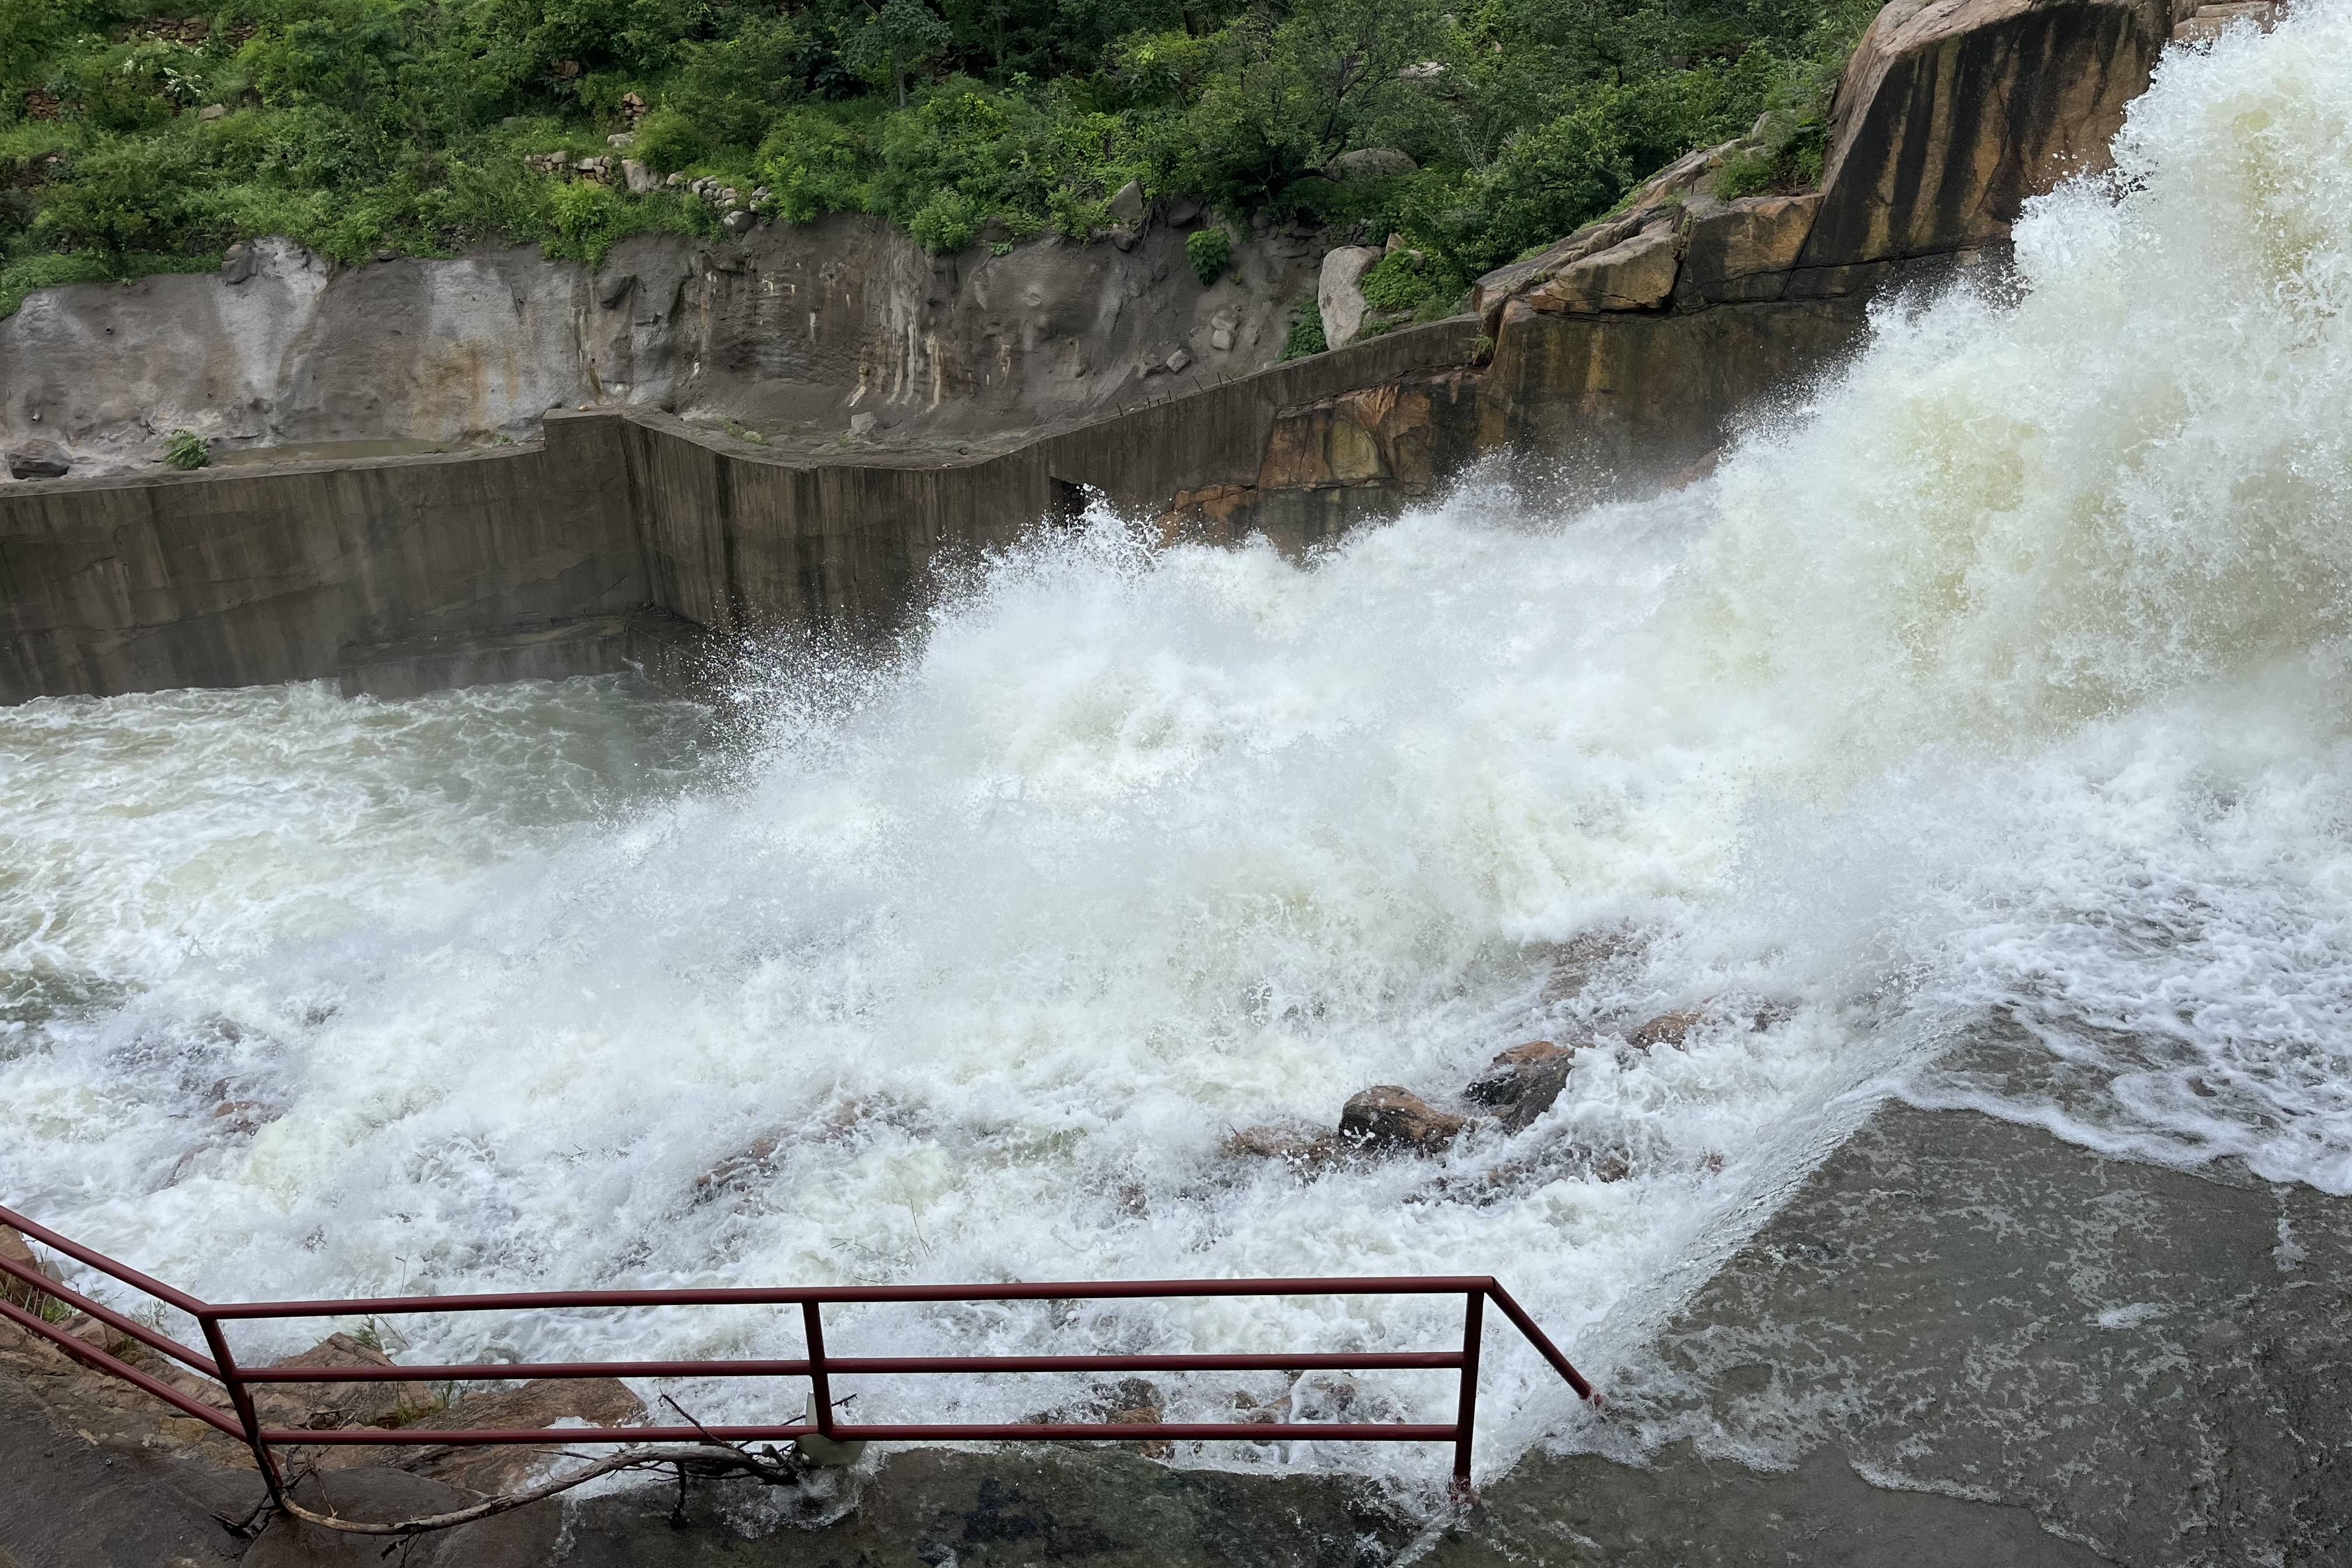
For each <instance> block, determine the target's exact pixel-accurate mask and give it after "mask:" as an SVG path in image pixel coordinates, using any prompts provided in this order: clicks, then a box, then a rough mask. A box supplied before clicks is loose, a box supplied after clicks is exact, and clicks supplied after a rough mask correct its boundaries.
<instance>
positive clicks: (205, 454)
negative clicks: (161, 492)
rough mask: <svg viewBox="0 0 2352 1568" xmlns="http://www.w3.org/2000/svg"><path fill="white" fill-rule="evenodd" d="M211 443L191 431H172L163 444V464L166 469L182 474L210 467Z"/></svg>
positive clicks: (211, 456) (211, 459)
mask: <svg viewBox="0 0 2352 1568" xmlns="http://www.w3.org/2000/svg"><path fill="white" fill-rule="evenodd" d="M212 461H213V447H212V443H211V442H209V441H207V440H205V438H204V437H202V436H199V435H197V434H196V433H195V432H194V431H193V430H174V431H173V432H172V438H171V439H170V440H168V441H166V442H164V443H163V463H164V466H165V467H166V468H178V469H179V470H181V471H182V472H183V473H184V472H186V471H187V470H189V469H191V468H210V467H212Z"/></svg>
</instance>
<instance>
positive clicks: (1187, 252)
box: [1184, 224, 1234, 289]
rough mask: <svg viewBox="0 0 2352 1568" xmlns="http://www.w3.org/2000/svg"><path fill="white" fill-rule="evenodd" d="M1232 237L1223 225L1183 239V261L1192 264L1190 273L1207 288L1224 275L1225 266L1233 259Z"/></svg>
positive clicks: (1205, 229)
mask: <svg viewBox="0 0 2352 1568" xmlns="http://www.w3.org/2000/svg"><path fill="white" fill-rule="evenodd" d="M1233 255H1234V237H1233V236H1232V235H1230V234H1227V233H1226V232H1225V229H1224V226H1223V224H1220V225H1218V226H1215V227H1213V228H1204V229H1202V230H1200V231H1199V232H1198V233H1196V234H1192V235H1187V236H1186V237H1185V239H1184V259H1185V260H1187V261H1189V262H1191V263H1192V271H1193V273H1194V275H1195V276H1197V277H1198V278H1199V279H1201V287H1202V288H1203V289H1205V288H1207V287H1208V286H1209V285H1210V284H1212V283H1214V282H1215V281H1216V280H1217V279H1220V278H1222V277H1223V276H1224V275H1225V265H1226V263H1228V262H1230V261H1231V260H1232V259H1233Z"/></svg>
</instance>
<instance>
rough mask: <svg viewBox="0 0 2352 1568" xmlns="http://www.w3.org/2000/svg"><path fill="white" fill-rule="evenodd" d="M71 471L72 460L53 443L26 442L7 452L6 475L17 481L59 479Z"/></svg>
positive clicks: (64, 450)
mask: <svg viewBox="0 0 2352 1568" xmlns="http://www.w3.org/2000/svg"><path fill="white" fill-rule="evenodd" d="M72 471H73V459H72V458H68V457H67V456H66V449H65V448H64V447H59V446H58V445H56V444H55V443H53V442H48V441H26V442H24V443H23V444H21V445H19V446H16V447H10V448H9V450H8V474H9V477H10V478H12V479H64V478H65V477H66V476H67V475H68V474H69V473H71V472H72Z"/></svg>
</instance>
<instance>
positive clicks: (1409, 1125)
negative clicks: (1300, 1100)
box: [1339, 1083, 1469, 1154]
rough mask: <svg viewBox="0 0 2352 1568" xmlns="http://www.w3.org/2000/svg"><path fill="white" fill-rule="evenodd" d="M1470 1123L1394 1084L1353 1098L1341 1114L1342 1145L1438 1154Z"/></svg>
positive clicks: (1377, 1150)
mask: <svg viewBox="0 0 2352 1568" xmlns="http://www.w3.org/2000/svg"><path fill="white" fill-rule="evenodd" d="M1468 1125H1469V1123H1468V1121H1465V1120H1464V1119H1463V1118H1462V1117H1459V1116H1455V1115H1454V1114H1452V1113H1451V1112H1448V1111H1444V1110H1438V1109H1437V1108H1436V1107H1435V1106H1433V1105H1432V1104H1430V1103H1429V1101H1427V1100H1423V1099H1422V1098H1421V1096H1419V1095H1417V1094H1415V1093H1413V1092H1412V1090H1411V1089H1402V1088H1400V1087H1398V1086H1397V1085H1395V1084H1392V1083H1384V1084H1377V1085H1375V1086H1374V1087H1372V1088H1370V1089H1366V1090H1364V1091H1363V1092H1362V1093H1361V1094H1359V1095H1356V1096H1354V1097H1353V1098H1351V1099H1350V1100H1349V1101H1348V1104H1347V1107H1346V1109H1344V1110H1341V1111H1340V1112H1339V1142H1341V1143H1343V1144H1347V1145H1349V1146H1351V1147H1354V1148H1358V1149H1361V1150H1363V1151H1364V1152H1367V1153H1381V1154H1435V1153H1439V1152H1443V1151H1444V1149H1445V1147H1446V1146H1447V1145H1448V1144H1450V1143H1452V1142H1454V1139H1455V1138H1457V1137H1459V1136H1461V1133H1462V1130H1463V1128H1465V1127H1466V1126H1468Z"/></svg>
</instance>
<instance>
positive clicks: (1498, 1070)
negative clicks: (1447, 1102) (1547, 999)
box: [1465, 1040, 1581, 1132]
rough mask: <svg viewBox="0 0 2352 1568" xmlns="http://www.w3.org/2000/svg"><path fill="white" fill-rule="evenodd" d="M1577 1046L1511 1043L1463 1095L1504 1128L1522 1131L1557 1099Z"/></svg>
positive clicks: (1565, 1081)
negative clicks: (1498, 1119)
mask: <svg viewBox="0 0 2352 1568" xmlns="http://www.w3.org/2000/svg"><path fill="white" fill-rule="evenodd" d="M1580 1048H1581V1047H1576V1046H1556V1045H1554V1044H1552V1043H1551V1042H1550V1041H1549V1040H1530V1041H1528V1043H1527V1044H1526V1045H1524V1046H1513V1047H1511V1048H1510V1049H1509V1050H1507V1051H1505V1052H1503V1053H1501V1054H1500V1055H1499V1056H1497V1057H1496V1058H1495V1059H1494V1061H1493V1062H1491V1063H1490V1064H1488V1070H1487V1073H1486V1076H1485V1077H1484V1078H1481V1079H1478V1081H1477V1082H1475V1083H1474V1084H1472V1085H1471V1086H1470V1087H1469V1089H1466V1090H1465V1097H1466V1098H1467V1099H1469V1100H1473V1101H1475V1103H1477V1104H1480V1105H1484V1106H1486V1107H1488V1108H1490V1109H1491V1110H1494V1111H1495V1112H1496V1114H1497V1115H1499V1116H1500V1117H1501V1118H1502V1122H1503V1131H1506V1132H1517V1131H1523V1130H1525V1129H1526V1128H1527V1127H1528V1125H1529V1124H1530V1123H1532V1122H1533V1121H1535V1119H1536V1118H1537V1117H1538V1116H1541V1115H1542V1114H1543V1113H1544V1112H1545V1111H1547V1110H1550V1109H1551V1108H1552V1103H1553V1102H1554V1101H1555V1100H1559V1093H1560V1090H1561V1089H1565V1088H1567V1087H1568V1073H1569V1069H1570V1068H1571V1067H1573V1066H1574V1065H1575V1060H1576V1053H1577V1051H1578V1050H1579V1049H1580Z"/></svg>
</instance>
